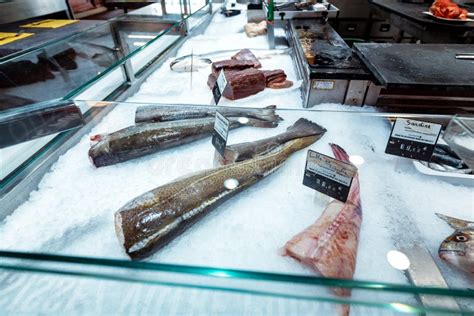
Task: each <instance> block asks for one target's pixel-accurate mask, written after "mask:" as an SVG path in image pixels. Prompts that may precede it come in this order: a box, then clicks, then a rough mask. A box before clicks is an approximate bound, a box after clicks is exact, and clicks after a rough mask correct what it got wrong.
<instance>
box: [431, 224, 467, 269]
mask: <svg viewBox="0 0 474 316" xmlns="http://www.w3.org/2000/svg"><path fill="white" fill-rule="evenodd" d="M438 254H439V257H440V258H441V259H443V260H444V261H446V262H448V263H450V264H452V265H454V266H456V267H458V268H460V269H462V270H464V271H466V272H469V273H474V230H473V229H461V230H456V231H455V232H454V233H453V234H451V235H450V236H449V237H447V238H446V239H445V240H444V241H443V242H442V243H441V245H440V247H439V250H438Z"/></svg>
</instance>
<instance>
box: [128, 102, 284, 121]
mask: <svg viewBox="0 0 474 316" xmlns="http://www.w3.org/2000/svg"><path fill="white" fill-rule="evenodd" d="M275 109H276V106H275V105H270V106H267V107H265V108H258V109H249V108H233V107H222V108H219V112H220V113H221V114H222V115H224V116H226V117H227V116H243V117H249V118H250V117H251V118H256V119H259V120H262V119H263V120H265V119H266V118H268V117H269V116H274V115H275ZM216 110H217V108H216V107H215V106H212V107H210V106H204V105H200V106H179V107H177V106H176V105H172V106H171V105H170V106H162V105H143V106H139V107H137V110H136V111H135V123H144V122H167V121H177V120H185V119H193V118H204V117H215V116H216Z"/></svg>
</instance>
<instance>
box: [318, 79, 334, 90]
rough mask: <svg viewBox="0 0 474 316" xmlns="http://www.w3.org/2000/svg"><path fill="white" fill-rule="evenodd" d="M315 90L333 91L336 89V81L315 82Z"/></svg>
mask: <svg viewBox="0 0 474 316" xmlns="http://www.w3.org/2000/svg"><path fill="white" fill-rule="evenodd" d="M313 89H316V90H332V89H334V81H320V80H315V81H314V83H313Z"/></svg>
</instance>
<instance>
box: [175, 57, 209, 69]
mask: <svg viewBox="0 0 474 316" xmlns="http://www.w3.org/2000/svg"><path fill="white" fill-rule="evenodd" d="M211 64H212V61H211V60H210V59H209V58H202V57H197V56H195V55H189V56H183V57H180V58H176V59H175V60H173V61H172V62H171V63H170V69H171V70H173V71H176V72H195V71H199V69H206V68H208V67H210V66H211Z"/></svg>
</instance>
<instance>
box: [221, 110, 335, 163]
mask: <svg viewBox="0 0 474 316" xmlns="http://www.w3.org/2000/svg"><path fill="white" fill-rule="evenodd" d="M325 132H326V129H325V128H324V127H321V126H319V125H318V124H316V123H313V122H311V121H309V120H307V119H304V118H300V119H299V120H297V121H296V122H295V124H293V125H292V126H290V127H288V129H287V130H286V132H284V133H281V134H278V135H275V136H272V137H269V138H265V139H261V140H257V141H254V142H247V143H241V144H236V145H230V146H228V147H226V149H225V153H224V157H223V158H222V159H221V163H222V164H229V163H233V162H239V161H243V160H247V159H251V158H253V157H255V156H258V155H264V154H267V153H269V152H270V151H272V150H274V149H275V148H277V147H278V146H281V145H283V144H284V143H286V142H288V141H290V140H293V139H296V138H300V137H306V136H319V137H321V136H322V135H323V134H324V133H325Z"/></svg>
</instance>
